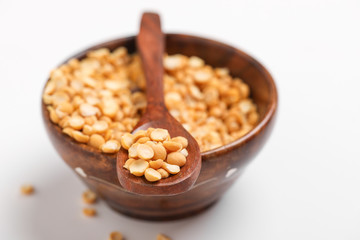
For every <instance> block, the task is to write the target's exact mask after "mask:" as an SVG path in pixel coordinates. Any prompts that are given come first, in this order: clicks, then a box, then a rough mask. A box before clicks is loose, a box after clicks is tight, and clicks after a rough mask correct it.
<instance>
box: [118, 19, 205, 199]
mask: <svg viewBox="0 0 360 240" xmlns="http://www.w3.org/2000/svg"><path fill="white" fill-rule="evenodd" d="M164 40H165V39H164V34H163V33H162V32H161V27H160V17H159V15H157V14H155V13H144V14H143V16H142V19H141V26H140V32H139V34H138V36H137V50H138V52H139V54H140V57H141V61H142V67H143V70H144V74H145V78H146V99H147V107H146V111H145V114H144V115H143V116H142V118H141V119H140V121H139V123H138V124H137V125H136V126H135V130H134V131H133V132H136V131H138V130H140V129H144V130H146V129H148V128H149V127H153V128H164V129H167V130H168V131H169V133H170V136H171V137H177V136H183V137H185V138H187V140H188V142H189V144H188V147H187V150H188V152H189V155H188V157H187V161H186V164H185V165H184V166H183V167H182V168H181V170H180V172H179V173H178V174H175V175H170V176H169V177H168V178H166V179H161V180H160V181H158V182H155V183H151V182H148V181H147V180H146V179H145V178H144V177H136V176H134V175H132V174H131V173H130V172H129V171H128V170H127V169H125V168H123V165H124V163H125V161H126V160H127V159H128V152H127V150H125V149H123V148H121V149H120V151H119V153H118V155H117V166H116V168H117V176H118V178H119V181H120V184H121V185H122V186H123V188H125V189H126V190H128V191H129V192H133V193H137V194H142V195H175V194H179V193H183V192H185V191H187V190H188V189H189V188H190V187H191V186H192V185H193V184H194V183H195V181H196V179H197V178H198V176H199V173H200V168H201V155H200V149H199V145H198V143H197V142H196V140H195V139H194V138H193V137H192V136H191V135H190V133H188V132H187V131H186V130H185V129H184V128H183V126H182V125H181V124H180V123H179V122H178V121H177V120H176V119H175V118H173V117H172V116H171V115H170V114H169V112H168V110H167V109H166V107H165V103H164V86H163V85H164V84H163V74H164V69H163V55H164V47H165V42H164Z"/></svg>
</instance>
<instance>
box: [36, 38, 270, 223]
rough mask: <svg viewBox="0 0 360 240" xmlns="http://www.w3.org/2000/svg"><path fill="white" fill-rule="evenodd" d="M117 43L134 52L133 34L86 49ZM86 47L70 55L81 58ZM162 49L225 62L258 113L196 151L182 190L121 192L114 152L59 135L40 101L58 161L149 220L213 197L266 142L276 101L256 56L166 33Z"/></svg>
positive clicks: (182, 212)
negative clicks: (189, 182) (246, 127)
mask: <svg viewBox="0 0 360 240" xmlns="http://www.w3.org/2000/svg"><path fill="white" fill-rule="evenodd" d="M119 46H125V47H127V48H128V50H129V52H134V51H135V41H134V37H130V38H122V39H117V40H113V41H110V42H107V43H103V44H100V45H97V46H95V47H92V48H90V49H97V48H100V47H108V48H110V49H115V48H116V47H119ZM90 49H87V50H86V51H83V52H81V53H79V54H77V55H75V56H74V57H76V58H83V57H84V56H85V53H86V52H87V51H88V50H90ZM166 51H167V52H168V53H170V54H173V53H182V54H185V55H188V56H192V55H194V56H199V57H201V58H203V59H205V61H206V63H208V64H210V65H212V66H216V67H225V66H226V67H228V68H229V69H230V72H231V74H232V75H233V76H236V77H240V78H242V79H243V80H244V81H245V82H246V83H247V84H249V86H250V89H251V93H252V98H253V99H254V101H255V103H256V104H257V106H258V109H259V112H260V123H259V125H258V126H257V127H256V128H255V129H253V130H252V131H251V132H250V133H248V134H247V135H246V136H245V137H243V138H241V139H239V140H237V141H235V142H234V143H232V144H228V145H226V146H224V147H221V148H219V149H217V150H212V151H208V152H205V153H203V154H202V168H201V172H200V175H199V178H198V180H197V181H196V183H195V185H194V186H193V187H192V189H191V190H189V191H188V192H185V193H183V194H179V195H174V196H165V197H164V196H162V197H160V196H140V195H136V194H132V193H129V192H126V191H125V190H124V189H123V188H122V187H121V186H120V184H119V181H118V178H117V175H116V174H117V173H116V154H102V153H101V152H100V151H98V150H94V149H93V148H91V147H89V146H87V145H85V144H79V143H77V142H75V141H74V140H72V139H71V138H70V137H68V136H66V135H64V134H63V133H62V132H61V129H60V127H59V126H57V125H55V124H53V123H52V122H51V121H50V118H49V114H48V111H47V109H46V106H45V104H44V103H42V115H43V119H44V123H45V126H46V130H47V132H48V134H49V137H50V139H51V141H52V143H53V145H54V146H55V148H56V150H57V152H58V153H59V154H60V155H61V157H62V158H63V159H64V161H65V162H66V163H67V164H68V165H69V166H70V167H71V168H72V169H73V170H75V169H77V171H76V172H77V173H78V175H79V177H80V178H81V179H82V180H83V181H84V182H85V183H86V184H87V185H88V187H89V188H91V189H93V190H95V191H96V192H98V194H99V195H100V196H101V197H102V198H103V199H105V200H106V202H107V203H108V204H109V205H110V206H111V207H113V208H114V209H116V210H118V211H120V212H122V213H125V214H127V215H130V216H134V217H140V218H144V219H151V220H166V219H175V218H180V217H185V216H190V215H193V214H195V213H196V212H199V211H201V210H202V209H205V208H206V207H208V206H209V205H211V204H212V203H213V202H215V201H216V200H217V199H218V198H219V197H220V196H221V195H222V194H223V193H224V192H225V191H226V190H227V189H228V188H229V187H230V186H231V185H232V183H233V182H234V181H235V180H236V179H237V178H238V177H239V176H240V175H241V173H242V172H243V170H244V167H245V166H246V165H247V164H248V162H249V161H250V160H251V159H253V158H254V156H255V155H256V154H257V153H258V152H259V150H260V149H261V148H262V146H263V145H264V143H265V142H266V140H267V138H268V136H269V134H270V132H271V130H272V128H273V125H274V122H275V110H276V105H277V93H276V89H275V85H274V83H273V80H272V78H271V76H270V74H269V73H268V72H267V71H266V70H265V69H264V68H263V67H262V66H261V65H260V64H259V63H258V62H257V61H255V60H254V59H253V58H251V57H249V56H248V55H246V54H245V53H243V52H241V51H239V50H236V49H234V48H232V47H229V46H227V45H224V44H221V43H218V42H215V41H211V40H206V39H203V38H198V37H193V36H188V35H180V34H168V35H167V37H166ZM80 169H81V170H80ZM79 170H80V171H79ZM79 173H80V174H79ZM81 173H85V174H81Z"/></svg>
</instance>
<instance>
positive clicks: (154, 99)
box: [137, 12, 165, 108]
mask: <svg viewBox="0 0 360 240" xmlns="http://www.w3.org/2000/svg"><path fill="white" fill-rule="evenodd" d="M164 46H165V43H164V34H163V33H162V31H161V25H160V17H159V15H158V14H156V13H148V12H145V13H144V14H143V15H142V19H141V25H140V32H139V34H138V36H137V48H138V52H139V54H140V58H141V61H142V68H143V70H144V74H145V79H146V98H147V107H148V108H149V107H156V108H157V107H165V104H164V84H163V75H164V68H163V56H164Z"/></svg>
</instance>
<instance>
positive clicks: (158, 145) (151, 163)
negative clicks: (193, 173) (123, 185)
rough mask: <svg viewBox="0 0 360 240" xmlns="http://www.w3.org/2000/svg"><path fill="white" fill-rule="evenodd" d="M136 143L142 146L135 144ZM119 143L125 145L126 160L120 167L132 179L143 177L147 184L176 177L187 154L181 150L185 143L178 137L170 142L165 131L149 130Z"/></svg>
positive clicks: (122, 139) (140, 131)
mask: <svg viewBox="0 0 360 240" xmlns="http://www.w3.org/2000/svg"><path fill="white" fill-rule="evenodd" d="M142 139H143V140H142ZM173 139H175V141H174V140H173ZM140 140H142V143H139V141H140ZM145 140H146V141H145ZM120 142H122V143H128V145H127V146H126V147H128V156H129V159H128V160H127V161H126V162H125V164H124V166H123V167H124V168H126V169H128V170H129V171H130V173H131V174H133V175H135V176H138V177H141V176H145V178H146V180H148V181H149V182H156V181H159V180H160V179H162V178H167V177H169V175H170V174H177V173H179V172H180V167H182V166H184V165H185V164H186V157H187V155H188V152H187V150H186V148H184V146H186V147H187V145H188V141H187V139H186V138H184V137H181V136H178V137H176V138H171V137H170V134H169V132H168V130H166V129H161V128H156V129H153V128H149V129H148V130H146V131H145V130H139V131H137V132H136V133H134V134H124V135H123V136H122V138H121V140H120ZM131 143H132V144H131ZM184 152H186V156H185V154H184Z"/></svg>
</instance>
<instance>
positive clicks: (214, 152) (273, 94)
mask: <svg viewBox="0 0 360 240" xmlns="http://www.w3.org/2000/svg"><path fill="white" fill-rule="evenodd" d="M165 36H166V37H184V38H188V39H193V40H196V41H206V42H208V43H210V44H211V45H217V46H219V47H221V48H227V49H229V50H231V51H233V52H234V53H235V54H238V55H241V56H242V57H243V58H245V59H246V60H247V62H249V63H251V64H252V65H255V66H256V68H257V70H258V71H260V72H261V73H262V74H263V76H264V77H265V79H266V80H267V82H268V84H269V97H270V103H269V105H268V107H267V109H266V111H265V114H264V117H263V118H262V119H261V121H260V122H258V123H257V124H256V126H255V127H254V128H253V129H251V130H250V131H249V132H248V133H246V134H245V135H244V136H242V137H240V138H238V139H236V140H234V141H232V142H230V143H228V144H226V145H223V146H220V147H217V148H214V149H210V150H207V151H205V152H201V157H202V161H204V160H207V159H209V158H210V157H213V156H218V155H222V154H225V153H227V152H229V151H231V150H232V149H234V148H237V147H240V146H241V145H243V144H245V143H246V142H248V141H250V140H251V139H253V138H254V137H255V136H256V135H258V134H259V133H260V132H262V131H263V130H264V129H265V128H266V126H267V125H268V124H269V122H270V121H271V119H272V118H273V116H274V115H275V113H276V110H277V106H278V93H277V89H276V84H275V81H274V79H273V78H272V76H271V74H270V73H269V71H268V70H267V69H266V68H265V67H264V66H263V65H262V64H261V63H260V62H259V61H257V60H256V59H255V58H253V57H251V56H250V55H249V54H247V53H245V52H244V51H242V50H240V49H238V48H235V47H232V46H230V45H228V44H226V43H223V42H220V41H217V40H212V39H209V38H204V37H200V36H195V35H189V34H182V33H166V34H165ZM135 38H136V36H134V35H133V36H127V37H120V38H115V39H112V40H108V41H103V42H101V43H98V44H94V45H91V47H87V48H85V49H84V50H82V51H80V52H77V53H76V54H73V55H72V56H71V57H68V58H67V59H66V60H65V61H62V62H61V63H60V64H59V65H57V67H59V66H61V65H62V64H64V63H66V62H68V61H69V60H70V59H73V58H77V59H79V58H82V57H83V56H84V55H85V54H86V53H87V52H89V51H91V50H95V49H99V48H102V47H106V46H108V45H111V44H116V43H117V42H119V41H133V40H135ZM119 47H120V46H119ZM49 80H50V78H48V79H47V81H46V83H47V82H48V81H49ZM46 83H45V85H44V87H43V91H42V94H43V92H44V89H45V87H46ZM41 103H42V106H43V110H45V109H46V106H47V105H46V104H45V103H44V101H43V99H42V98H41ZM45 116H46V119H47V121H49V122H50V123H51V124H52V125H53V126H54V127H55V128H56V129H57V130H59V131H60V132H62V129H61V128H60V126H58V125H57V124H55V123H53V122H52V121H50V119H49V114H47V115H45ZM63 135H64V137H65V138H66V137H68V138H69V139H71V141H73V142H74V143H76V145H78V146H79V147H81V148H82V149H83V150H85V151H89V152H92V153H94V152H96V153H101V154H103V153H102V152H101V151H99V150H97V149H94V148H93V147H91V146H88V145H86V144H83V143H79V142H76V141H75V140H74V139H72V138H70V137H69V136H67V135H65V134H63ZM106 155H107V156H111V155H114V156H115V157H116V155H117V153H114V154H106Z"/></svg>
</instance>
